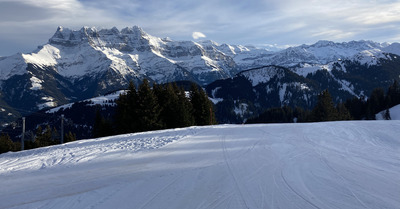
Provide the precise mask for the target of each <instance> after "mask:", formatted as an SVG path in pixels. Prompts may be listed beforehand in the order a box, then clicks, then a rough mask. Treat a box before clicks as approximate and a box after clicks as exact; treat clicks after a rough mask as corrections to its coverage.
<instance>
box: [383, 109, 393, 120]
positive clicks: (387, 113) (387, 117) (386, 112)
mask: <svg viewBox="0 0 400 209" xmlns="http://www.w3.org/2000/svg"><path fill="white" fill-rule="evenodd" d="M384 118H385V120H391V119H392V118H391V117H390V110H389V108H388V109H386V111H385V115H384Z"/></svg>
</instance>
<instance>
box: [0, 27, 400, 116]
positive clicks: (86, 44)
mask: <svg viewBox="0 0 400 209" xmlns="http://www.w3.org/2000/svg"><path fill="white" fill-rule="evenodd" d="M389 53H392V54H391V55H389ZM399 54H400V44H398V43H393V44H387V43H376V42H372V41H351V42H344V43H334V42H330V41H319V42H317V43H315V44H312V45H301V46H296V47H290V48H288V49H284V50H281V51H277V52H272V51H268V50H266V49H262V48H256V47H251V46H240V45H228V44H218V43H215V42H213V41H198V42H193V41H173V40H171V39H168V38H159V37H155V36H151V35H150V34H147V33H146V32H145V31H143V30H142V29H141V28H140V27H137V26H134V27H127V28H123V29H121V30H118V29H117V28H115V27H114V28H111V29H97V28H94V27H92V28H89V27H83V28H81V29H80V30H70V29H68V28H63V27H58V28H57V31H56V32H55V34H54V35H53V36H52V37H51V38H50V39H49V41H48V43H46V44H44V45H42V46H40V47H38V49H36V50H35V51H33V52H32V53H27V54H15V55H12V56H9V57H1V58H0V90H1V95H0V104H4V105H2V106H1V108H3V109H4V110H5V111H3V112H2V113H0V117H1V118H0V123H2V124H4V123H7V122H10V121H12V120H13V119H16V118H18V117H19V116H21V115H27V114H29V113H32V112H36V111H37V110H40V109H45V108H51V107H55V106H58V105H63V104H66V103H70V102H74V101H80V100H84V99H88V98H92V97H95V96H99V95H103V94H106V93H108V92H112V91H116V90H120V89H123V88H126V86H127V84H128V82H129V81H133V82H134V83H135V84H140V83H141V82H142V80H143V79H145V78H146V79H149V80H150V81H151V82H157V83H166V82H173V81H181V80H190V81H194V82H196V83H198V84H200V85H207V84H210V83H212V82H214V81H216V80H220V79H228V78H233V77H234V76H235V75H236V74H237V73H240V72H241V71H245V70H248V69H254V68H260V67H264V66H269V65H274V66H281V67H285V68H290V69H296V70H292V71H293V72H295V73H297V74H299V75H301V76H303V77H306V76H307V74H308V73H309V72H311V73H312V72H315V71H317V70H320V69H323V68H330V69H332V68H333V63H335V62H342V61H350V62H357V63H359V64H360V65H368V66H375V65H379V64H380V63H382V61H381V60H385V61H384V62H386V63H387V66H391V68H394V66H396V64H397V61H396V60H397V57H396V56H400V55H399ZM338 60H339V61H338ZM346 70H347V71H346V72H349V71H351V70H352V68H346ZM357 73H359V72H357ZM330 74H331V75H333V73H330ZM260 76H262V75H260ZM371 76H372V75H371ZM337 77H338V76H337V75H335V78H333V79H337ZM350 77H357V76H356V75H350V76H347V78H346V80H343V82H342V80H340V82H341V83H340V84H339V86H342V85H344V87H343V88H345V89H346V91H348V90H349V89H351V85H353V86H355V85H356V82H357V80H356V79H353V80H352V78H350ZM368 79H371V78H368ZM318 82H321V85H322V86H324V85H325V86H326V85H328V84H327V83H326V80H319V81H318ZM382 82H383V83H385V82H386V81H382ZM378 83H379V82H376V84H378ZM280 85H283V84H282V83H281V84H279V85H278V84H274V86H280ZM379 85H381V84H379ZM363 88H365V86H361V87H360V88H359V89H360V90H359V91H360V92H361V91H365V92H367V91H370V90H369V89H363ZM348 92H350V94H351V95H353V96H357V95H360V94H361V93H360V92H351V91H348Z"/></svg>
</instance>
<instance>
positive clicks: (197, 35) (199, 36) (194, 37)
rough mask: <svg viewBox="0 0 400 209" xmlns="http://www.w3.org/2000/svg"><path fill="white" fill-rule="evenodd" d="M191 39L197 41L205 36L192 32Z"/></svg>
mask: <svg viewBox="0 0 400 209" xmlns="http://www.w3.org/2000/svg"><path fill="white" fill-rule="evenodd" d="M192 37H193V39H195V40H196V39H199V38H205V37H206V35H204V33H202V32H193V33H192Z"/></svg>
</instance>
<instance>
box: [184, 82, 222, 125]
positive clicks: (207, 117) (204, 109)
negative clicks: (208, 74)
mask: <svg viewBox="0 0 400 209" xmlns="http://www.w3.org/2000/svg"><path fill="white" fill-rule="evenodd" d="M190 101H191V103H192V106H193V117H194V121H195V124H196V125H200V126H201V125H211V124H216V119H215V114H214V110H213V105H212V102H211V101H210V100H209V99H208V96H207V94H206V93H205V92H204V91H203V89H199V88H197V86H196V85H195V84H192V86H191V90H190Z"/></svg>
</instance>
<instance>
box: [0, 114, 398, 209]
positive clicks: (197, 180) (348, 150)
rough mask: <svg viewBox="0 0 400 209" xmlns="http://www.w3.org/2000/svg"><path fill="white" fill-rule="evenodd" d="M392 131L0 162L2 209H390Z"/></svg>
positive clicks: (161, 141)
mask: <svg viewBox="0 0 400 209" xmlns="http://www.w3.org/2000/svg"><path fill="white" fill-rule="evenodd" d="M399 128H400V123H399V122H398V121H368V122H367V121H363V122H330V123H309V124H286V125H284V124H274V125H223V126H208V127H191V128H184V129H177V130H166V131H156V132H148V133H138V134H128V135H121V136H114V137H107V138H99V139H91V140H84V141H79V142H73V143H68V144H64V145H59V146H53V147H47V148H41V149H36V150H29V151H24V152H18V153H6V154H2V155H0V165H1V166H0V176H1V177H2V179H3V181H0V188H7V189H0V207H1V208H10V209H11V208H26V209H29V208H43V209H45V208H98V209H101V208H111V207H117V208H132V207H133V208H160V207H162V208H266V207H267V208H343V209H347V208H349V209H350V208H351V209H357V208H398V206H399V205H400V200H399V198H398V197H399V195H400V189H399V188H400V183H399V182H400V178H399V175H398V173H399V172H400V168H399V166H396V164H397V163H398V162H399V160H400V158H399V155H398V150H399V148H400V141H399V138H398V132H397V130H398V129H399ZM289 129H290V131H287V130H289ZM27 188H29V189H27ZM371 188H373V189H371Z"/></svg>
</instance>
